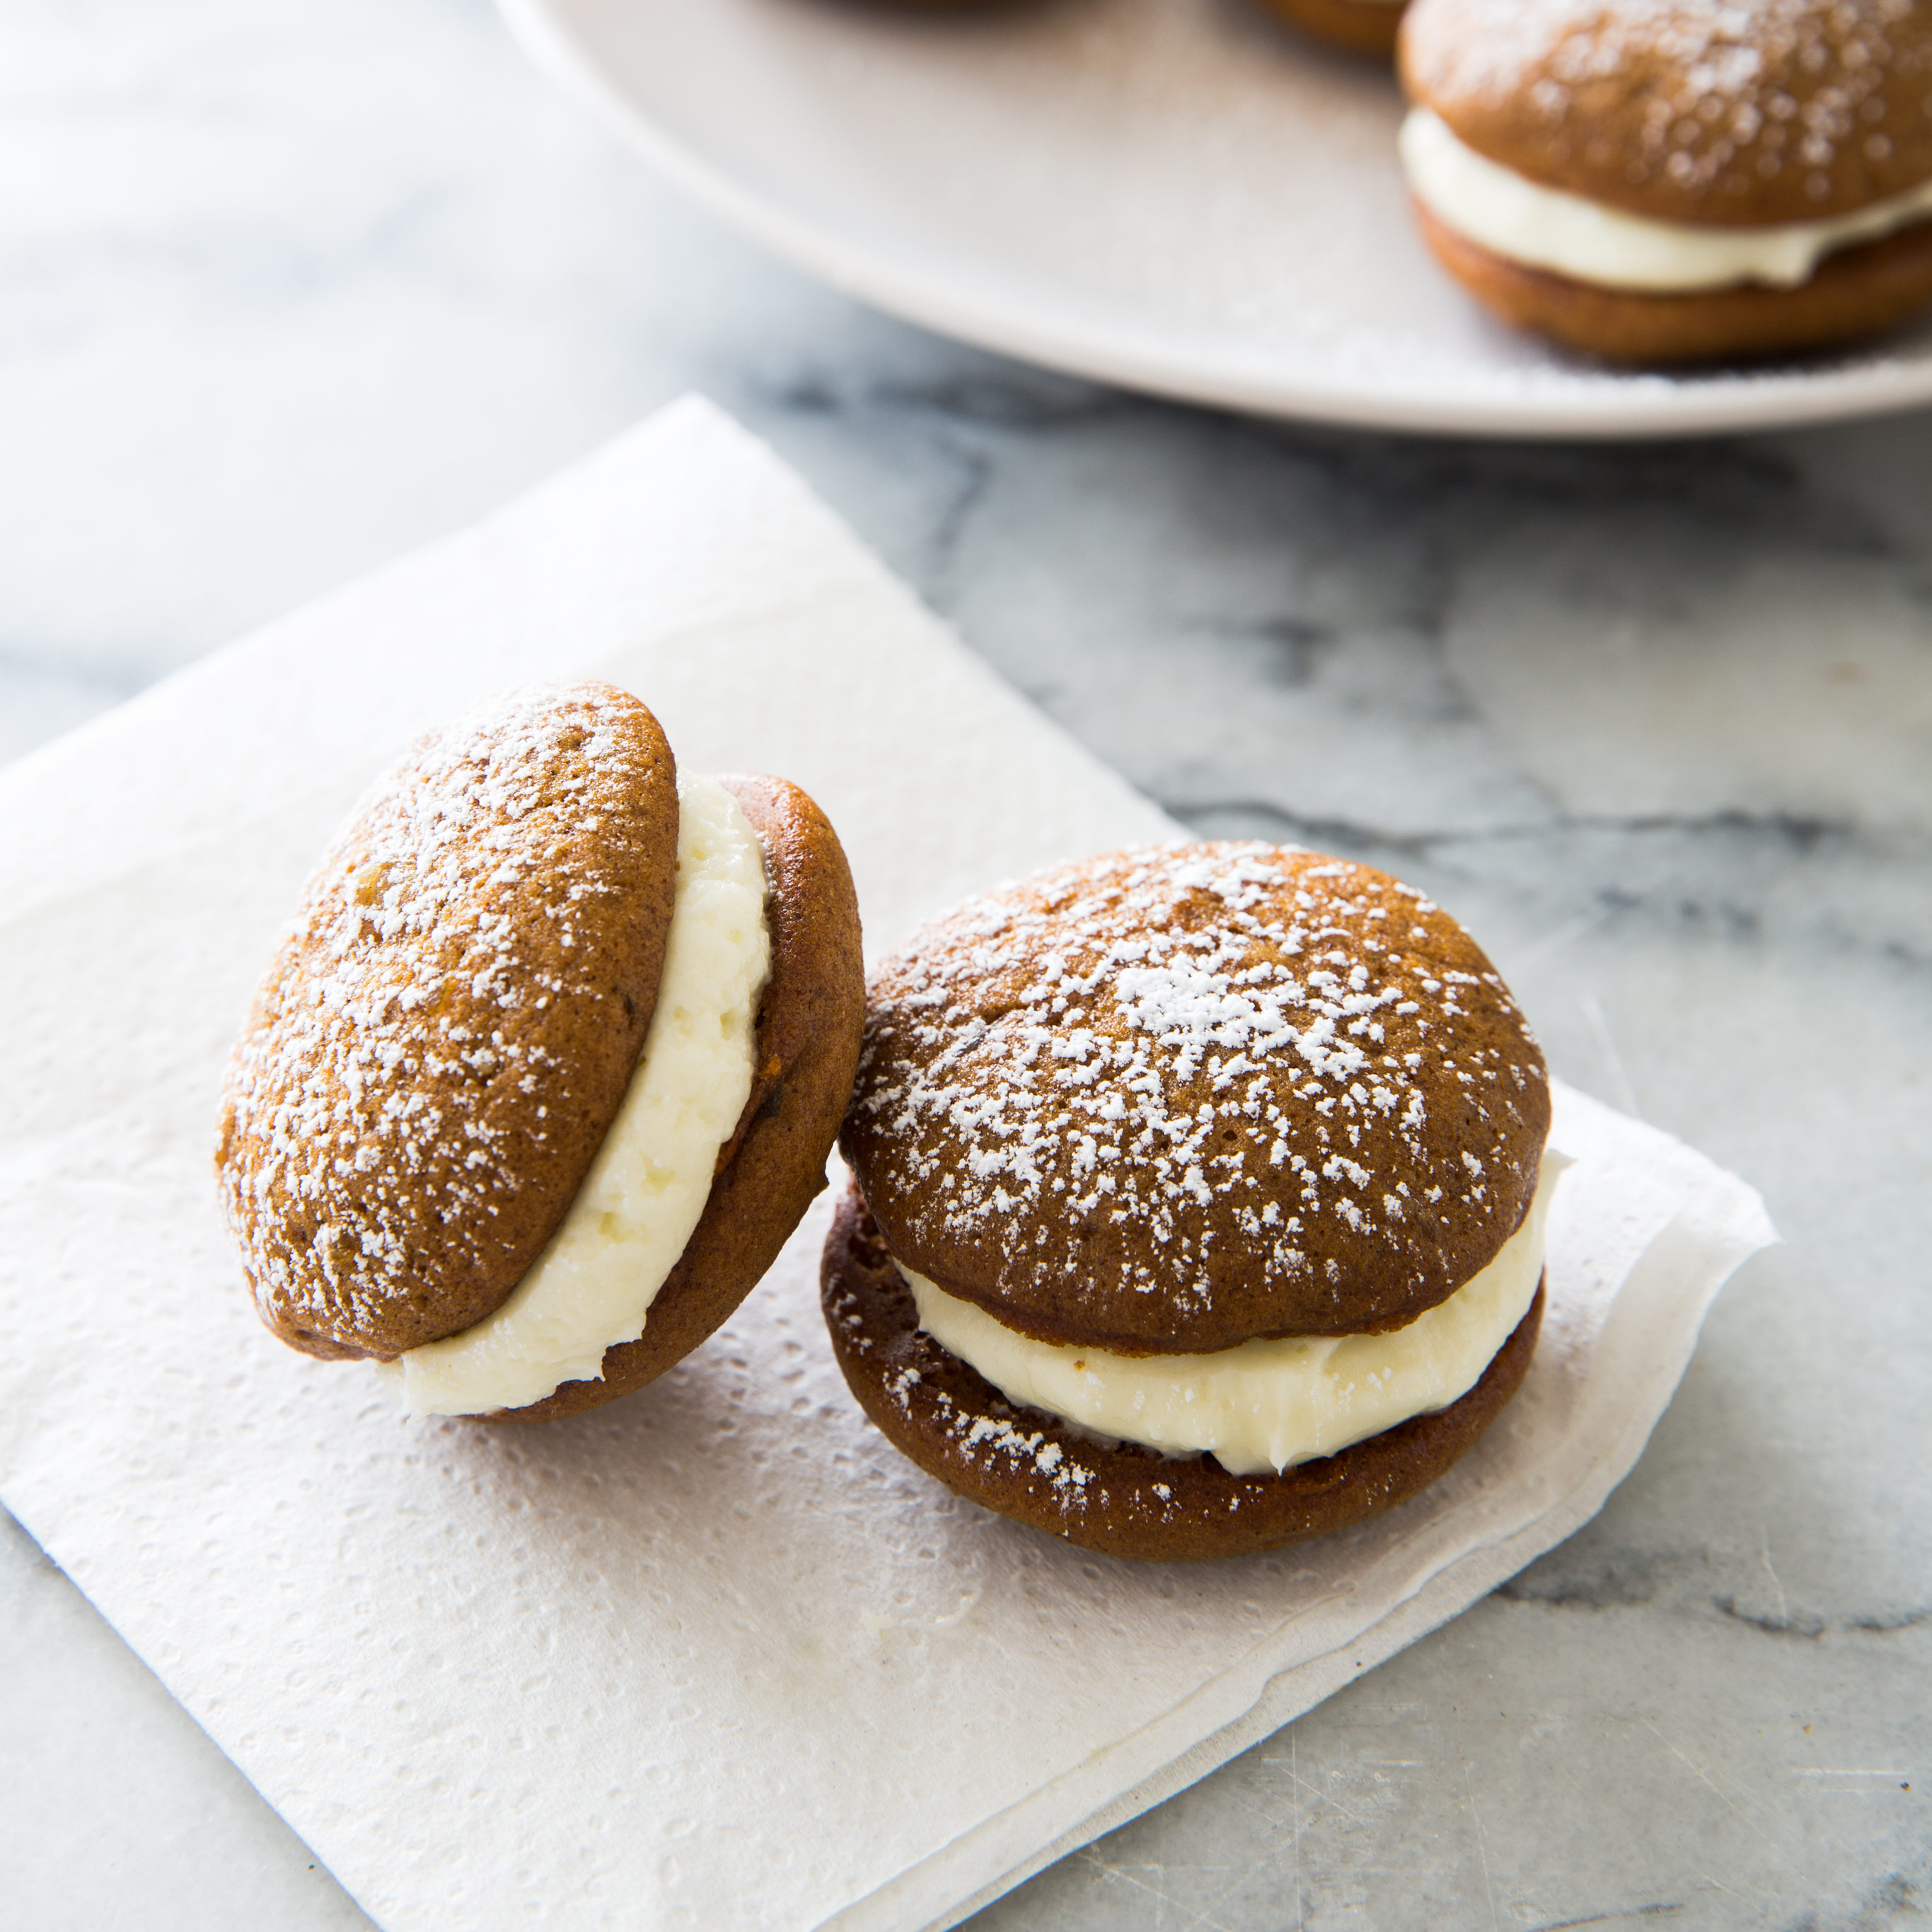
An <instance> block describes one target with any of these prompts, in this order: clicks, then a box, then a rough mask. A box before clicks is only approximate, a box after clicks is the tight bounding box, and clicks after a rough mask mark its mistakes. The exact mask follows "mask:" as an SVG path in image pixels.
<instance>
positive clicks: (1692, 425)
mask: <svg viewBox="0 0 1932 1932" xmlns="http://www.w3.org/2000/svg"><path fill="white" fill-rule="evenodd" d="M496 8H497V11H498V13H499V17H501V18H502V20H503V22H504V23H505V26H507V27H508V30H509V31H510V33H511V37H513V38H514V40H515V41H516V42H517V44H518V45H519V46H520V47H521V48H522V49H523V52H524V53H525V55H526V56H527V57H528V58H529V60H530V61H531V62H532V65H535V67H536V68H538V70H539V71H541V72H542V73H544V74H546V75H547V76H548V77H550V80H552V81H553V83H555V84H556V85H557V86H559V88H560V89H562V92H564V93H565V94H566V95H569V96H571V98H574V99H576V100H577V101H581V102H582V103H583V104H585V105H586V107H589V109H590V110H592V113H594V114H595V115H596V117H597V118H598V119H600V120H601V121H603V122H604V124H605V125H606V126H607V127H610V128H611V129H612V130H613V131H614V132H615V133H616V134H617V135H618V136H619V138H620V139H622V141H623V142H624V143H625V145H628V147H630V148H632V149H633V150H634V151H636V152H637V153H638V154H640V156H641V157H643V159H644V160H646V161H647V162H649V163H650V164H651V165H652V166H654V167H655V168H656V169H658V171H659V172H661V173H662V174H663V175H664V176H665V177H666V178H668V179H669V180H670V181H671V182H672V183H673V184H674V185H676V187H679V188H680V189H681V190H683V191H684V192H685V193H687V194H688V195H689V196H691V199H693V200H694V201H696V202H697V203H698V204H699V205H700V206H702V207H703V208H706V210H708V211H709V212H710V213H711V214H714V215H715V216H716V217H718V218H719V219H720V220H722V221H723V222H724V223H725V224H726V225H727V226H729V227H730V228H733V229H736V231H737V232H738V233H739V234H741V235H742V236H745V238H746V239H748V240H749V241H751V242H754V243H755V244H757V245H758V246H760V247H761V248H764V249H766V250H767V251H769V253H771V254H774V255H775V256H777V257H778V258H779V259H780V260H783V261H784V262H787V263H789V264H790V266H793V267H794V268H796V269H800V270H802V271H803V272H805V274H807V275H811V276H812V277H813V278H815V279H817V280H818V281H823V282H825V283H827V284H829V285H830V286H831V287H833V288H834V289H836V290H839V291H840V292H841V293H844V294H846V295H848V296H853V297H854V298H855V299H857V300H859V301H860V302H865V303H866V304H868V305H869V306H871V307H872V308H877V309H880V310H882V311H884V312H885V313H886V314H889V315H893V316H896V317H899V318H900V319H901V320H904V321H907V322H910V323H914V324H916V325H917V326H919V327H920V328H922V329H929V330H931V331H932V332H934V333H935V334H936V335H942V336H947V337H950V338H953V339H954V340H956V341H962V342H965V343H967V344H970V345H971V346H972V347H976V348H980V349H984V350H991V351H992V352H993V353H995V354H998V355H1001V356H1008V357H1010V358H1013V359H1016V360H1018V361H1020V362H1029V363H1032V364H1035V365H1039V366H1040V367H1043V368H1048V369H1050V370H1053V371H1056V372H1058V373H1059V374H1063V375H1067V376H1070V377H1078V378H1081V379H1083V380H1087V381H1090V382H1100V383H1107V384H1109V385H1111V386H1115V387H1117V388H1121V389H1129V390H1132V391H1135V392H1139V393H1141V394H1142V395H1152V396H1155V397H1158V398H1163V399H1164V400H1166V401H1173V402H1179V403H1185V404H1196V405H1205V406H1207V407H1211V408H1214V409H1220V410H1230V411H1233V412H1235V413H1240V414H1244V415H1249V416H1265V417H1271V418H1274V419H1278V420H1283V421H1289V422H1307V423H1314V424H1321V425H1328V426H1331V427H1334V428H1348V429H1364V430H1373V431H1385V432H1394V433H1397V434H1406V435H1412V436H1418V437H1462V438H1469V439H1472V440H1473V439H1481V440H1493V441H1499V442H1502V441H1523V442H1550V441H1565V440H1568V441H1590V442H1622V443H1634V442H1643V441H1661V440H1669V439H1671V438H1676V437H1715V436H1725V435H1739V434H1749V433H1753V432H1769V431H1776V430H1787V429H1800V428H1814V427H1817V426H1820V425H1826V424H1832V423H1841V422H1856V421H1858V420H1860V419H1864V418H1869V417H1873V416H1885V415H1891V414H1896V413H1902V412H1903V411H1906V410H1912V409H1914V408H1920V407H1925V406H1927V405H1928V404H1932V353H1928V354H1927V356H1926V358H1925V359H1924V361H1923V362H1921V363H1918V364H1913V365H1886V364H1885V363H1883V362H1879V363H1876V364H1868V365H1864V366H1863V367H1862V368H1856V369H1853V370H1849V371H1820V373H1818V374H1816V375H1814V376H1811V377H1803V376H1800V377H1794V378H1793V379H1792V380H1790V383H1788V384H1787V385H1784V386H1780V387H1778V388H1777V389H1772V390H1766V389H1756V390H1754V389H1750V388H1748V387H1747V386H1745V385H1744V384H1743V383H1740V384H1739V385H1738V386H1736V387H1735V388H1731V387H1727V386H1725V385H1724V384H1721V383H1711V384H1709V385H1708V386H1701V387H1700V388H1698V389H1694V390H1691V391H1689V392H1683V391H1677V392H1673V391H1670V390H1669V389H1662V388H1661V387H1660V386H1658V378H1657V377H1655V375H1653V374H1634V375H1632V376H1631V377H1630V378H1629V379H1628V383H1627V384H1625V383H1617V384H1616V386H1611V384H1610V383H1607V384H1606V385H1605V386H1603V387H1602V388H1601V389H1593V390H1592V391H1589V392H1582V393H1579V394H1577V395H1571V396H1569V397H1567V398H1564V399H1562V401H1556V402H1553V401H1551V400H1550V398H1526V400H1525V401H1524V403H1523V404H1522V405H1521V406H1520V407H1513V406H1511V404H1508V403H1507V402H1499V401H1497V400H1496V399H1494V398H1489V399H1485V400H1483V401H1468V400H1459V399H1452V398H1446V397H1445V398H1441V399H1439V400H1432V399H1430V398H1429V397H1428V396H1427V395H1400V394H1397V395H1391V394H1390V393H1388V392H1385V391H1379V390H1372V389H1365V388H1363V389H1358V388H1352V387H1350V386H1349V385H1348V383H1346V381H1343V382H1340V383H1334V382H1331V383H1316V384H1310V383H1296V382H1295V381H1293V380H1279V379H1276V380H1262V379H1258V378H1255V377H1250V376H1248V375H1247V374H1244V373H1243V372H1242V371H1239V370H1231V369H1229V368H1226V367H1220V368H1217V366H1216V365H1214V362H1212V361H1211V359H1207V358H1203V357H1198V356H1174V355H1169V356H1157V355H1153V354H1150V353H1146V352H1145V351H1142V350H1136V348H1135V347H1134V346H1133V344H1131V343H1130V342H1127V341H1114V340H1110V339H1109V338H1107V337H1106V336H1105V335H1097V334H1095V333H1094V332H1093V331H1092V330H1091V329H1088V328H1085V327H1082V326H1077V325H1067V324H1055V323H1051V322H1045V321H1043V320H1040V318H1038V317H1032V318H1029V317H1028V316H1026V315H1025V314H1024V313H1023V312H1021V311H1018V310H1016V308H1014V307H1013V305H1011V304H1010V303H1008V302H1001V301H998V300H992V301H989V300H983V299H975V298H974V297H973V296H971V295H968V294H965V293H962V292H959V291H957V290H947V289H944V288H935V287H933V286H932V284H931V283H930V281H929V280H928V279H927V278H925V277H923V276H922V275H920V274H919V272H917V271H916V270H914V271H907V270H904V269H898V268H896V267H895V266H893V265H892V264H891V263H882V262H881V261H880V259H879V257H877V255H876V254H873V253H872V252H871V251H868V250H867V249H865V248H863V247H862V246H857V245H853V244H851V243H850V242H847V241H845V240H844V239H842V238H841V237H840V236H837V235H835V234H833V233H829V232H827V231H826V229H823V228H822V227H820V226H818V225H817V224H816V223H813V222H811V221H810V220H807V219H805V218H804V217H800V216H798V215H796V214H793V213H792V212H791V211H789V210H787V209H786V208H783V207H782V206H781V205H778V204H776V203H775V202H772V201H770V200H768V199H766V197H765V196H763V195H761V194H760V193H757V192H756V191H755V190H751V189H750V188H748V187H744V186H743V185H742V184H740V183H739V181H736V180H735V179H734V178H733V177H732V176H731V175H730V174H729V173H728V172H727V171H726V170H724V169H723V168H721V167H720V166H717V165H716V164H715V163H712V161H711V160H709V159H708V158H706V157H705V156H704V155H703V154H702V153H701V152H700V151H697V150H695V149H694V148H691V147H690V146H688V145H687V144H686V143H685V142H683V141H682V140H680V139H678V138H677V137H676V136H675V135H673V134H672V133H670V132H669V131H668V130H666V129H665V128H664V127H662V126H661V125H660V124H658V122H657V121H655V119H654V118H652V116H651V115H650V114H649V113H648V112H647V111H646V110H645V109H644V108H643V107H641V106H640V104H638V102H637V101H636V100H635V99H634V98H633V97H632V96H631V95H630V94H629V93H628V92H626V91H625V89H624V88H623V86H622V85H621V83H619V82H618V81H617V80H615V79H614V78H613V77H612V76H611V75H610V74H609V72H608V71H607V70H606V68H605V67H604V65H603V63H602V62H601V61H600V59H599V58H598V54H597V52H596V49H595V47H594V46H592V45H590V44H589V43H587V42H586V40H585V39H584V38H583V37H582V36H581V35H580V34H578V33H577V31H574V28H573V27H572V26H571V23H570V22H568V20H566V19H565V17H563V15H562V13H561V11H560V10H559V5H558V4H557V0H496ZM1612 383H1615V378H1614V376H1613V378H1612Z"/></svg>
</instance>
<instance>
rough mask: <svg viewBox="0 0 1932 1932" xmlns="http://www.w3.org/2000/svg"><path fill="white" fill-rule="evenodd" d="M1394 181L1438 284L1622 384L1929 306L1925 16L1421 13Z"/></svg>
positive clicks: (1582, 7)
mask: <svg viewBox="0 0 1932 1932" xmlns="http://www.w3.org/2000/svg"><path fill="white" fill-rule="evenodd" d="M1400 67H1401V73H1402V78H1403V84H1404V86H1405V87H1406V89H1407V91H1408V93H1409V98H1410V99H1411V100H1412V102H1413V103H1414V104H1415V106H1414V110H1413V111H1412V113H1411V114H1410V115H1409V119H1408V121H1406V123H1405V124H1404V125H1403V132H1402V151H1403V163H1404V167H1405V170H1406V173H1407V175H1408V178H1409V187H1410V190H1411V193H1412V198H1413V200H1414V202H1415V208H1416V211H1417V214H1418V218H1419V220H1420V221H1421V226H1422V230H1423V233H1424V237H1425V239H1427V242H1428V243H1429V245H1430V248H1431V249H1432V250H1433V251H1434V253H1435V254H1436V257H1437V259H1438V260H1439V261H1440V262H1441V263H1442V266H1444V267H1445V268H1446V269H1448V272H1450V274H1451V275H1454V277H1455V278H1457V281H1460V282H1461V283H1462V284H1463V286H1464V287H1466V289H1468V290H1469V292H1470V293H1472V295H1474V296H1475V297H1476V299H1478V301H1479V302H1482V303H1483V304H1484V305H1486V306H1487V308H1490V310H1492V311H1493V312H1494V313H1495V314H1497V315H1499V317H1502V319H1503V320H1505V321H1508V322H1511V323H1515V324H1517V325H1518V326H1520V327H1523V328H1526V329H1533V330H1535V331H1538V332H1540V333H1541V334H1543V335H1548V336H1551V337H1553V338H1556V340H1557V341H1560V342H1563V343H1565V344H1568V345H1570V346H1571V347H1574V348H1577V349H1580V350H1588V351H1590V352H1592V353H1594V354H1596V355H1598V356H1604V357H1607V358H1609V359H1612V360H1613V361H1616V362H1634V363H1646V362H1651V363H1659V364H1669V363H1685V362H1709V361H1713V360H1721V359H1736V358H1742V357H1748V356H1763V355H1767V354H1771V353H1783V352H1786V351H1790V350H1803V349H1810V348H1816V347H1822V346H1824V345H1826V344H1832V343H1837V342H1841V341H1846V340H1848V339H1849V338H1852V337H1855V336H1860V335H1872V334H1875V333H1876V332H1879V331H1881V330H1884V329H1889V328H1891V327H1893V326H1895V325H1896V324H1897V323H1900V322H1903V320H1905V319H1906V317H1909V316H1910V315H1912V314H1915V312H1916V311H1918V310H1920V309H1921V308H1924V307H1925V306H1926V305H1927V304H1928V303H1932V0H1749V4H1745V0H1537V4H1535V5H1523V0H1415V5H1413V6H1412V7H1410V8H1409V11H1408V13H1407V15H1406V18H1405V20H1404V21H1403V30H1402V41H1401V50H1400Z"/></svg>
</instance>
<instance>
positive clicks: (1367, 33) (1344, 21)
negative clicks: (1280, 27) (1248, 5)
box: [1264, 0, 1406, 60]
mask: <svg viewBox="0 0 1932 1932" xmlns="http://www.w3.org/2000/svg"><path fill="white" fill-rule="evenodd" d="M1264 4H1265V5H1266V6H1267V7H1268V10H1269V11H1270V12H1271V13H1276V14H1278V15H1280V17H1281V18H1282V19H1283V20H1286V22H1287V23H1289V26H1292V27H1296V28H1300V30H1301V31H1302V32H1303V33H1304V34H1313V36H1314V37H1315V38H1316V39H1317V40H1326V41H1327V42H1328V43H1329V45H1330V46H1337V47H1346V49H1348V50H1349V52H1351V53H1355V54H1369V55H1373V56H1374V57H1375V58H1377V59H1379V60H1387V59H1388V58H1389V57H1390V56H1391V55H1392V54H1393V53H1394V52H1395V43H1396V33H1397V29H1398V28H1400V26H1401V25H1402V10H1403V6H1404V5H1405V4H1406V0H1264Z"/></svg>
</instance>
